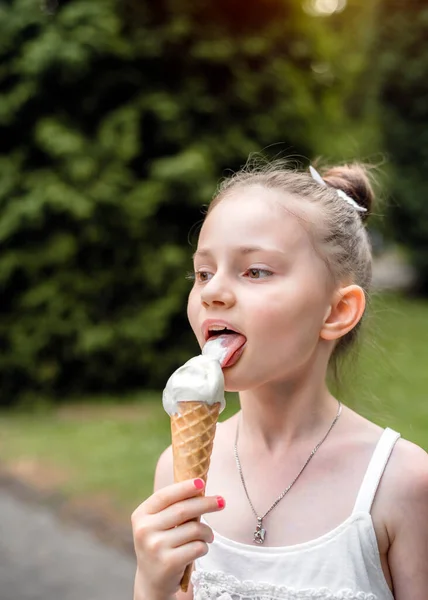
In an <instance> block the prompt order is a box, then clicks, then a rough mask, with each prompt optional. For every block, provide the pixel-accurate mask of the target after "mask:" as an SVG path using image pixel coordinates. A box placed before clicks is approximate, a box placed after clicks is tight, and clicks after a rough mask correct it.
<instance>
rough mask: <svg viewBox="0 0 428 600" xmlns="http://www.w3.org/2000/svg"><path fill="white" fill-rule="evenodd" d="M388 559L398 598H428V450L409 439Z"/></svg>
mask: <svg viewBox="0 0 428 600" xmlns="http://www.w3.org/2000/svg"><path fill="white" fill-rule="evenodd" d="M400 463H401V464H400V467H401V468H400V472H401V476H400V478H399V480H397V486H399V487H400V490H401V491H400V492H399V494H397V498H396V501H395V503H394V509H393V514H394V516H393V523H394V524H393V528H392V531H393V539H392V543H391V547H390V550H389V553H388V563H389V568H390V570H391V576H392V581H393V586H394V597H395V599H396V600H410V599H411V600H426V599H427V598H428V454H427V453H426V452H425V451H424V450H422V449H421V448H419V447H418V446H415V445H414V444H410V443H408V442H406V443H405V449H404V452H403V453H402V457H401V459H400Z"/></svg>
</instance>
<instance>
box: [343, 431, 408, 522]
mask: <svg viewBox="0 0 428 600" xmlns="http://www.w3.org/2000/svg"><path fill="white" fill-rule="evenodd" d="M399 437H400V434H399V433H397V432H396V431H394V430H393V429H390V428H389V427H387V428H386V429H385V430H384V431H383V433H382V435H381V436H380V439H379V441H378V443H377V444H376V448H375V450H374V452H373V455H372V458H371V460H370V463H369V466H368V468H367V471H366V473H365V475H364V479H363V483H362V484H361V487H360V490H359V492H358V496H357V500H356V502H355V506H354V510H353V513H356V512H368V513H369V512H370V510H371V508H372V504H373V500H374V497H375V495H376V491H377V488H378V486H379V483H380V480H381V477H382V475H383V472H384V471H385V467H386V465H387V463H388V460H389V457H390V456H391V453H392V451H393V449H394V446H395V443H396V441H397V440H398V438H399Z"/></svg>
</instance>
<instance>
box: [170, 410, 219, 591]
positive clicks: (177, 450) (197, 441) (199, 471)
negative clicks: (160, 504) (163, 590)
mask: <svg viewBox="0 0 428 600" xmlns="http://www.w3.org/2000/svg"><path fill="white" fill-rule="evenodd" d="M220 408H221V406H220V403H219V402H216V403H214V404H211V405H210V404H207V403H206V402H193V401H189V402H178V414H174V415H172V416H171V434H172V451H173V457H174V480H175V481H176V482H179V481H184V480H186V479H194V478H196V477H200V478H201V479H203V480H204V481H205V482H206V480H207V474H208V469H209V466H210V459H211V452H212V448H213V442H214V436H215V430H216V425H217V420H218V415H219V412H220ZM203 493H204V491H202V492H201V495H202V494H203ZM192 568H193V564H190V565H188V566H187V567H186V570H185V571H184V574H183V577H182V579H181V582H180V587H181V589H182V590H183V591H184V592H186V591H187V588H188V586H189V581H190V576H191V573H192Z"/></svg>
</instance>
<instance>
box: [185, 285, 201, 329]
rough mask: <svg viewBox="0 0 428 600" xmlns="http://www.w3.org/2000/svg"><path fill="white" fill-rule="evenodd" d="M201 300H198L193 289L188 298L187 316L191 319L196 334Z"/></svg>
mask: <svg viewBox="0 0 428 600" xmlns="http://www.w3.org/2000/svg"><path fill="white" fill-rule="evenodd" d="M198 305H199V302H198V301H197V299H196V297H195V294H194V292H193V290H192V291H191V292H190V294H189V297H188V300H187V318H188V319H189V323H190V326H191V328H192V329H193V331H194V333H195V334H196V333H197V332H196V326H197V316H198V311H197V308H198Z"/></svg>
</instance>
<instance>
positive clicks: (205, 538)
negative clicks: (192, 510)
mask: <svg viewBox="0 0 428 600" xmlns="http://www.w3.org/2000/svg"><path fill="white" fill-rule="evenodd" d="M163 535H165V536H166V538H165V543H166V544H167V545H168V547H169V548H178V547H179V546H184V545H185V544H189V543H190V542H195V541H197V540H200V541H202V542H205V543H206V544H211V542H212V541H213V539H214V534H213V532H212V529H211V527H209V526H208V525H205V524H204V523H199V522H198V521H188V522H187V523H183V524H182V525H179V526H178V527H174V529H170V530H169V531H167V532H165V533H164V534H163Z"/></svg>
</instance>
